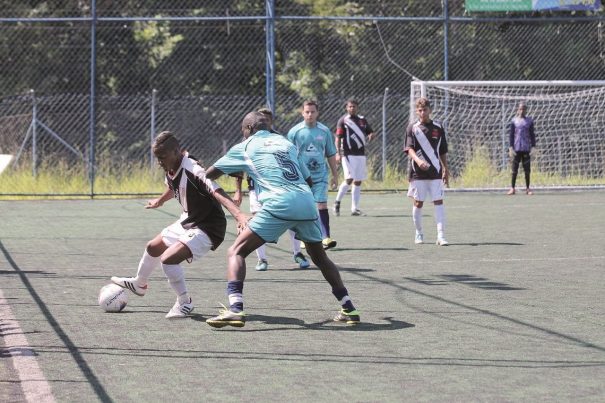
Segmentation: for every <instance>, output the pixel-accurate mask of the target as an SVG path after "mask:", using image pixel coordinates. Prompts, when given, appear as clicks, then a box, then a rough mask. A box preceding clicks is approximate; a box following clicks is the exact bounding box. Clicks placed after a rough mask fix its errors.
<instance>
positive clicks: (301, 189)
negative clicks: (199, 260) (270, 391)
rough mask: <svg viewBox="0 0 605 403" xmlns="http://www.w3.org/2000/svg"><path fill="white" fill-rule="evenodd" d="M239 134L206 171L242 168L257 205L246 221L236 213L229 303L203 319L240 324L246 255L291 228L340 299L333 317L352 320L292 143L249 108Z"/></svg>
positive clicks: (216, 173)
mask: <svg viewBox="0 0 605 403" xmlns="http://www.w3.org/2000/svg"><path fill="white" fill-rule="evenodd" d="M242 132H243V134H244V138H245V139H246V140H244V141H243V142H242V143H240V144H237V145H235V146H233V147H232V148H231V149H230V150H229V151H228V152H227V154H226V155H225V156H224V157H222V158H220V159H219V160H218V161H217V162H216V163H215V164H214V165H213V166H211V167H210V168H208V170H207V171H206V177H207V178H208V179H211V180H215V179H217V178H219V177H220V176H221V175H223V174H229V173H235V172H242V171H244V172H246V173H247V174H248V175H249V176H250V177H252V179H253V180H254V183H255V184H256V186H257V187H258V192H259V193H258V197H259V200H260V201H261V203H262V207H261V210H260V211H259V212H257V213H256V215H254V217H253V218H252V219H250V220H249V221H247V222H246V220H245V217H242V215H241V214H237V215H234V216H236V218H237V219H238V228H239V229H240V231H239V234H238V236H237V238H236V239H235V241H234V243H233V245H231V247H230V248H229V251H228V252H227V295H228V298H229V309H225V310H223V311H222V312H221V313H220V314H219V315H218V316H216V317H213V318H210V319H208V320H207V321H206V322H207V323H208V324H209V325H210V326H212V327H224V326H227V325H229V326H235V327H242V326H244V324H245V315H244V312H243V311H244V300H243V289H244V279H245V278H246V257H247V256H248V255H249V254H250V253H252V252H254V250H256V249H257V248H258V247H259V246H260V245H262V244H263V243H265V242H276V241H277V239H278V238H279V236H280V235H281V234H283V233H284V232H285V231H286V230H288V229H291V230H293V231H294V232H295V233H296V236H297V238H298V239H300V240H302V241H304V242H305V244H306V246H307V251H308V252H309V255H310V256H311V259H312V260H313V263H315V264H316V265H317V267H319V269H320V270H321V273H322V274H323V276H324V278H325V279H326V281H327V282H328V283H329V284H330V285H331V286H332V294H334V296H335V297H336V299H337V300H338V301H339V303H340V305H341V307H342V308H341V310H340V312H339V313H338V314H337V315H336V317H335V318H334V320H335V321H338V322H346V323H348V324H355V323H358V322H359V313H358V312H357V311H356V310H355V307H354V305H353V303H352V301H351V298H350V297H349V293H348V291H347V289H346V288H345V286H344V283H343V282H342V278H341V277H340V273H339V272H338V268H337V267H336V265H335V264H334V262H332V261H331V260H330V258H328V256H327V255H326V252H325V250H324V248H323V246H322V242H321V238H322V236H321V230H320V228H319V224H318V223H317V209H316V207H315V200H314V198H313V195H312V193H311V191H310V189H309V186H308V185H307V184H306V183H305V177H306V176H307V175H308V172H306V169H305V168H304V166H302V167H301V165H300V164H299V161H298V152H297V149H296V147H295V146H294V145H293V144H292V143H291V142H289V141H288V140H286V139H285V138H284V137H282V136H280V135H279V134H276V133H271V132H270V131H269V125H268V123H267V119H266V118H265V116H264V115H263V114H262V113H259V112H250V113H249V114H247V115H246V117H245V118H244V120H243V122H242Z"/></svg>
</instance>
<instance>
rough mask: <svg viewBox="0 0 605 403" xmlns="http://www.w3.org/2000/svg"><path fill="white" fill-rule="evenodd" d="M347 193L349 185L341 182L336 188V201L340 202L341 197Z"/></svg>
mask: <svg viewBox="0 0 605 403" xmlns="http://www.w3.org/2000/svg"><path fill="white" fill-rule="evenodd" d="M348 191H349V185H348V184H347V182H343V183H341V184H340V186H339V187H338V193H337V194H336V201H337V202H339V201H341V200H342V198H343V197H345V195H346V194H347V192H348Z"/></svg>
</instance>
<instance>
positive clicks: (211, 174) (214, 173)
mask: <svg viewBox="0 0 605 403" xmlns="http://www.w3.org/2000/svg"><path fill="white" fill-rule="evenodd" d="M223 175H224V172H223V171H221V170H220V169H216V168H215V167H214V165H212V166H211V167H210V168H208V169H207V170H206V178H208V179H210V180H211V181H215V180H217V179H218V178H220V177H221V176H223Z"/></svg>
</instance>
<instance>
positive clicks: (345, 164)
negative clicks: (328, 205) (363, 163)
mask: <svg viewBox="0 0 605 403" xmlns="http://www.w3.org/2000/svg"><path fill="white" fill-rule="evenodd" d="M341 161H342V172H343V176H344V180H343V181H342V183H341V184H340V186H339V187H338V193H337V194H336V200H335V201H334V215H336V216H339V215H340V202H341V201H342V199H343V197H345V195H346V194H347V192H348V191H349V188H350V186H351V183H352V182H353V177H352V176H351V170H350V169H349V168H350V167H349V158H348V157H347V156H344V157H343V158H342V159H341Z"/></svg>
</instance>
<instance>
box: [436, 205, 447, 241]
mask: <svg viewBox="0 0 605 403" xmlns="http://www.w3.org/2000/svg"><path fill="white" fill-rule="evenodd" d="M435 222H436V223H437V238H445V236H444V231H445V207H444V206H443V204H436V205H435Z"/></svg>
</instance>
